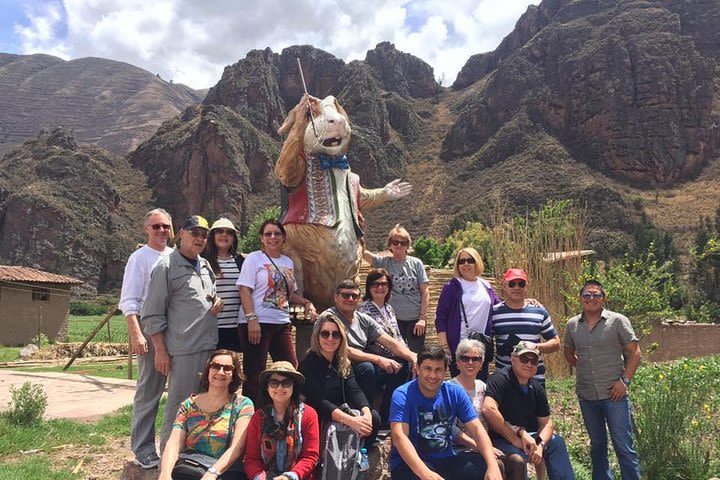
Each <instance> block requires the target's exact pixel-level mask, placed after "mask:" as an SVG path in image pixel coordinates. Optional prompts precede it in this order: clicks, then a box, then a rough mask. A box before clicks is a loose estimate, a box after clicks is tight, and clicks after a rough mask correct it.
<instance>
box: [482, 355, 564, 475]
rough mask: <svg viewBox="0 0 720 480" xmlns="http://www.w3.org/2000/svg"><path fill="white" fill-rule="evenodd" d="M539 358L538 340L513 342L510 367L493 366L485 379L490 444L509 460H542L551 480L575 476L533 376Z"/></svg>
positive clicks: (539, 387)
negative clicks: (493, 369)
mask: <svg viewBox="0 0 720 480" xmlns="http://www.w3.org/2000/svg"><path fill="white" fill-rule="evenodd" d="M539 358H540V350H539V349H538V347H537V344H535V343H532V342H525V341H521V342H519V343H518V344H517V345H515V348H514V349H513V351H512V356H511V358H510V367H511V368H503V369H500V370H496V371H495V373H494V374H493V375H492V376H491V377H490V379H489V380H488V385H487V391H486V393H485V401H484V403H483V409H482V413H483V416H484V417H485V419H486V420H487V422H488V424H489V425H490V428H491V429H492V431H491V432H490V438H491V439H492V443H493V446H495V448H497V449H499V450H502V451H503V452H504V453H505V455H507V456H508V460H509V461H510V462H509V463H510V464H512V463H517V462H522V463H527V462H528V461H530V462H532V463H533V464H534V465H540V464H541V463H543V462H544V463H545V466H547V471H548V477H549V478H550V480H575V474H574V473H573V470H572V467H571V466H570V458H569V457H568V452H567V447H566V446H565V441H564V440H563V438H562V437H561V436H560V435H556V434H555V433H554V431H553V423H552V420H551V419H550V405H549V404H548V398H547V393H546V392H545V388H543V386H542V384H541V383H540V382H539V381H538V380H537V379H535V378H533V377H534V376H535V374H536V373H537V369H538V361H539ZM506 465H507V463H506ZM511 470H512V468H511ZM526 478H527V473H526Z"/></svg>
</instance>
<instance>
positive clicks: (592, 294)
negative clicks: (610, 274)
mask: <svg viewBox="0 0 720 480" xmlns="http://www.w3.org/2000/svg"><path fill="white" fill-rule="evenodd" d="M580 296H581V297H582V298H584V299H585V300H590V299H591V298H592V299H595V300H598V299H600V298H603V297H605V295H604V294H602V293H596V292H583V294H582V295H580Z"/></svg>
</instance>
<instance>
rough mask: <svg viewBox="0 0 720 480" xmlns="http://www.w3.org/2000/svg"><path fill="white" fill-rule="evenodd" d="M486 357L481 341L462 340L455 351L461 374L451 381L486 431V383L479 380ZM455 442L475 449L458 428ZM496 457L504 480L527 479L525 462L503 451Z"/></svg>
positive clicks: (497, 452) (472, 443)
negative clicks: (484, 402)
mask: <svg viewBox="0 0 720 480" xmlns="http://www.w3.org/2000/svg"><path fill="white" fill-rule="evenodd" d="M484 357H485V345H483V344H482V342H480V341H479V340H470V339H465V340H461V341H460V343H459V344H458V346H457V349H456V350H455V358H456V359H457V365H458V368H459V370H460V373H459V374H458V375H457V376H456V377H454V378H453V379H451V380H450V381H451V382H454V383H457V384H458V385H460V386H461V387H462V388H463V390H465V392H466V393H467V394H468V396H469V397H470V400H471V401H472V404H473V407H474V408H475V411H476V412H477V415H478V418H479V419H480V423H482V424H483V426H484V427H485V429H486V430H487V429H488V424H487V421H486V420H485V417H483V414H482V407H483V401H484V400H485V388H486V385H485V382H483V381H482V380H479V379H478V378H477V375H478V373H479V372H480V370H481V369H482V368H483V362H484V360H485V359H484ZM455 441H456V442H457V443H459V444H461V445H464V446H465V447H469V448H470V449H473V450H474V449H475V444H474V442H473V441H472V439H471V438H470V437H469V436H468V435H466V434H465V432H463V431H462V429H461V428H460V427H459V426H458V427H457V431H456V437H455ZM495 455H496V456H497V457H498V464H499V466H500V471H501V472H503V478H506V479H507V480H524V479H525V462H524V461H522V459H519V460H520V461H519V462H518V458H513V457H509V458H505V455H504V454H503V452H502V451H500V450H498V449H497V448H496V449H495Z"/></svg>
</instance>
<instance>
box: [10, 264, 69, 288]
mask: <svg viewBox="0 0 720 480" xmlns="http://www.w3.org/2000/svg"><path fill="white" fill-rule="evenodd" d="M0 280H5V281H9V282H36V283H67V284H71V285H80V284H81V283H83V282H82V281H81V280H78V279H77V278H73V277H66V276H65V275H57V274H55V273H49V272H43V271H42V270H37V269H35V268H30V267H14V266H9V265H0Z"/></svg>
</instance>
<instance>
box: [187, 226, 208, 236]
mask: <svg viewBox="0 0 720 480" xmlns="http://www.w3.org/2000/svg"><path fill="white" fill-rule="evenodd" d="M188 232H190V235H192V236H193V238H198V237H200V238H202V239H206V238H207V237H208V232H207V230H202V229H199V228H193V229H190V230H188Z"/></svg>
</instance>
